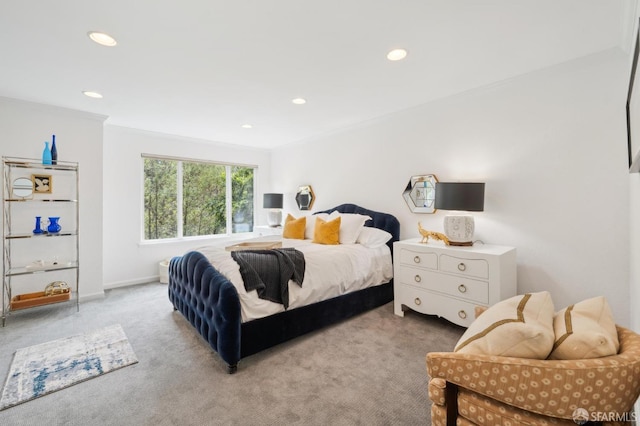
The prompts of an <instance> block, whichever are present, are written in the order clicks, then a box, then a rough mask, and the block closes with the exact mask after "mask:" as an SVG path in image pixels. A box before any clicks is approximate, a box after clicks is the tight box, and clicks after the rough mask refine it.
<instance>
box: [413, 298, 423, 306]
mask: <svg viewBox="0 0 640 426" xmlns="http://www.w3.org/2000/svg"><path fill="white" fill-rule="evenodd" d="M413 303H415V304H416V305H420V304H422V300H420V298H419V297H416V299H415V300H414V301H413Z"/></svg>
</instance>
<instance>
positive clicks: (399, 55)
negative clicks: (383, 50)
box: [387, 49, 407, 61]
mask: <svg viewBox="0 0 640 426" xmlns="http://www.w3.org/2000/svg"><path fill="white" fill-rule="evenodd" d="M406 57H407V51H406V50H404V49H393V50H392V51H390V52H389V53H387V59H388V60H390V61H400V60H402V59H404V58H406Z"/></svg>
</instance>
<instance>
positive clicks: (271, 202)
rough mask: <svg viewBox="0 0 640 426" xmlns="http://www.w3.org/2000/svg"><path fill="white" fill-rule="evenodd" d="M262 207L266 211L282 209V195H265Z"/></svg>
mask: <svg viewBox="0 0 640 426" xmlns="http://www.w3.org/2000/svg"><path fill="white" fill-rule="evenodd" d="M262 207H264V208H265V209H281V208H282V194H273V193H267V194H264V198H263V199H262Z"/></svg>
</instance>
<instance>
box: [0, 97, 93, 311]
mask: <svg viewBox="0 0 640 426" xmlns="http://www.w3.org/2000/svg"><path fill="white" fill-rule="evenodd" d="M104 119H105V117H103V116H99V115H95V114H89V113H85V112H79V111H72V110H68V109H64V108H57V107H52V106H46V105H40V104H35V103H30V102H23V101H18V100H13V99H7V98H0V129H2V137H1V138H0V153H1V154H2V155H3V156H9V157H26V158H34V159H42V150H43V148H44V141H45V140H47V141H51V135H52V134H55V135H56V146H57V148H58V159H59V160H61V161H77V162H78V163H79V169H80V172H79V176H80V185H79V186H80V193H79V196H80V198H79V200H80V203H79V208H80V299H81V300H82V299H87V298H92V297H101V296H102V295H103V288H102V265H103V263H102V156H101V155H100V153H101V152H102V124H103V121H104ZM54 185H55V182H54ZM61 221H62V219H61ZM34 260H35V259H34ZM41 277H42V276H41V275H38V278H40V279H42V278H41ZM45 281H46V280H45ZM44 284H47V283H44ZM43 289H44V286H43Z"/></svg>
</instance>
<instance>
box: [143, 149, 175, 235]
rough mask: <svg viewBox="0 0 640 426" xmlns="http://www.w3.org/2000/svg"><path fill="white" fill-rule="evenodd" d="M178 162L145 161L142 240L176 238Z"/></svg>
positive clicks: (151, 159)
mask: <svg viewBox="0 0 640 426" xmlns="http://www.w3.org/2000/svg"><path fill="white" fill-rule="evenodd" d="M177 164H178V163H177V162H176V161H167V160H157V159H154V158H145V159H144V238H145V239H146V240H157V239H161V238H175V237H176V235H177V233H178V219H177V218H178V216H177V215H178V198H177V197H178V192H177V189H178V187H177V184H176V183H177V181H178V172H177Z"/></svg>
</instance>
